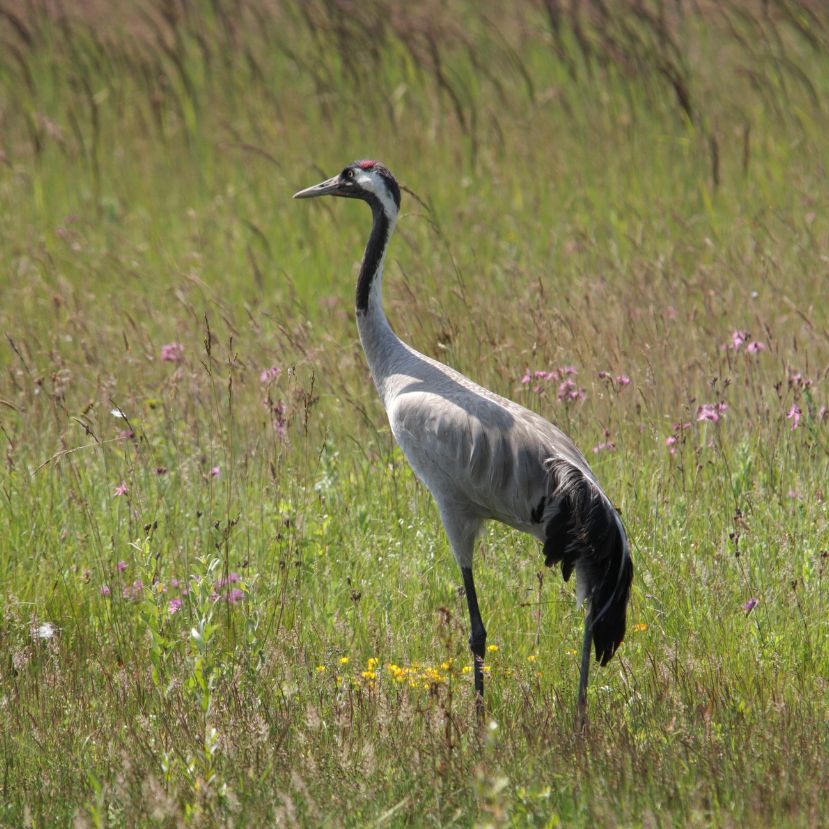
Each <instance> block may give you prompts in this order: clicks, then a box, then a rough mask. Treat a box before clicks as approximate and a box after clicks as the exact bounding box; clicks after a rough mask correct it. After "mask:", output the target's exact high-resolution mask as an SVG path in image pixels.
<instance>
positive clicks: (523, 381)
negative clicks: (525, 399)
mask: <svg viewBox="0 0 829 829" xmlns="http://www.w3.org/2000/svg"><path fill="white" fill-rule="evenodd" d="M531 379H532V378H531V377H530V370H529V369H527V370H526V371H525V372H524V376H523V377H522V378H521V385H523V386H528V385H529V384H530V380H531Z"/></svg>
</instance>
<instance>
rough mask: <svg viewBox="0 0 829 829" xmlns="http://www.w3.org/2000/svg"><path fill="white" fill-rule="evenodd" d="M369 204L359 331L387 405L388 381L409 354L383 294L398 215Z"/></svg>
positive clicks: (359, 292) (359, 291) (360, 281)
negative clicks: (388, 314) (388, 313)
mask: <svg viewBox="0 0 829 829" xmlns="http://www.w3.org/2000/svg"><path fill="white" fill-rule="evenodd" d="M369 204H371V209H372V213H373V215H374V223H373V225H372V228H371V235H370V236H369V239H368V244H367V245H366V251H365V254H364V256H363V264H362V265H361V267H360V276H359V277H358V279H357V329H358V330H359V332H360V342H361V343H362V346H363V351H364V352H365V355H366V360H367V361H368V367H369V370H370V371H371V376H372V379H373V380H374V385H375V386H376V387H377V391H378V392H379V393H380V397H381V399H382V400H383V403H384V405H388V400H387V399H386V398H387V394H388V391H389V388H388V381H389V378H390V376H391V375H393V373H394V370H395V369H394V366H395V365H396V364H397V363H398V362H399V360H400V358H401V356H402V355H404V354H405V353H406V346H404V345H403V343H402V342H401V341H400V338H399V337H398V336H397V335H396V334H395V333H394V331H392V328H391V326H390V325H389V322H388V320H387V319H386V314H385V312H384V311H383V299H382V292H381V287H382V278H383V259H384V257H385V255H386V248H387V247H388V244H389V239H390V238H391V234H392V232H393V231H394V225H395V222H396V220H397V216H396V214H394V213H392V214H389V213H388V212H387V211H386V210H384V209H383V207H382V205H380V204H373V203H371V202H369Z"/></svg>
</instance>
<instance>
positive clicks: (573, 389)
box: [556, 379, 587, 400]
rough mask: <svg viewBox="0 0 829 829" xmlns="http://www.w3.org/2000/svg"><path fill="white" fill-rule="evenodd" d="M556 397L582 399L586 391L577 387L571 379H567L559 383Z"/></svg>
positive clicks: (585, 395)
mask: <svg viewBox="0 0 829 829" xmlns="http://www.w3.org/2000/svg"><path fill="white" fill-rule="evenodd" d="M556 397H557V398H558V399H559V400H584V398H585V397H587V392H586V391H585V390H584V389H581V388H578V387H577V386H576V384H575V383H574V382H573V381H572V380H570V379H567V380H564V381H563V382H562V383H561V384H560V385H559V387H558V391H557V392H556Z"/></svg>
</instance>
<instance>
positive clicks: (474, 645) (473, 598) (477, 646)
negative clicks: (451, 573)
mask: <svg viewBox="0 0 829 829" xmlns="http://www.w3.org/2000/svg"><path fill="white" fill-rule="evenodd" d="M461 575H462V576H463V586H464V590H465V591H466V604H467V607H468V608H469V623H470V632H469V649H470V650H471V651H472V657H473V660H474V661H473V663H472V670H473V674H474V679H475V711H476V714H477V716H478V719H479V720H480V719H482V718H483V715H484V655H485V654H486V628H484V623H483V620H482V619H481V611H480V610H479V609H478V596H477V594H476V593H475V580H474V579H473V578H472V568H471V567H461Z"/></svg>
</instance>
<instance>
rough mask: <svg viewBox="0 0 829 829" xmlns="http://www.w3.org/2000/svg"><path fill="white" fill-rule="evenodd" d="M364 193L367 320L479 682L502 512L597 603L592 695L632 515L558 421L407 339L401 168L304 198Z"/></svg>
mask: <svg viewBox="0 0 829 829" xmlns="http://www.w3.org/2000/svg"><path fill="white" fill-rule="evenodd" d="M317 195H334V196H346V197H350V198H360V199H363V200H365V201H367V202H368V203H369V205H370V206H371V208H372V213H373V217H374V223H373V227H372V232H371V236H370V238H369V242H368V245H367V247H366V253H365V256H364V259H363V263H362V267H361V270H360V277H359V279H358V283H357V326H358V329H359V332H360V340H361V342H362V345H363V349H364V351H365V354H366V358H367V360H368V364H369V368H370V370H371V375H372V379H373V380H374V384H375V386H376V387H377V391H378V393H379V394H380V397H381V399H382V401H383V405H384V407H385V409H386V412H387V414H388V418H389V424H390V426H391V429H392V432H393V434H394V437H395V439H396V440H397V442H398V443H399V445H400V447H401V449H402V450H403V453H404V454H405V456H406V458H407V460H408V461H409V463H410V464H411V467H412V469H413V470H414V472H415V474H416V475H417V476H418V478H420V480H421V481H423V483H424V484H425V485H426V486H427V487H428V489H429V491H430V492H431V493H432V495H433V497H434V499H435V502H436V504H437V507H438V511H439V513H440V516H441V520H442V522H443V525H444V528H445V530H446V534H447V537H448V539H449V542H450V545H451V547H452V551H453V553H454V555H455V559H456V560H457V562H458V565H459V566H460V568H461V573H462V575H463V579H464V585H465V587H466V592H467V601H468V604H469V612H470V621H471V628H472V635H471V637H470V647H471V648H472V651H473V653H474V655H475V663H474V664H475V688H476V691H477V692H478V699H479V706H480V705H481V699H482V695H483V674H482V669H481V666H482V663H483V657H484V653H485V642H486V630H485V629H484V626H483V622H482V620H481V618H480V612H479V610H478V604H477V596H476V595H475V587H474V581H473V578H472V560H473V552H474V545H475V539H476V537H477V535H478V533H479V531H480V529H481V526H482V524H483V522H484V521H487V520H496V521H501V522H503V523H505V524H508V525H509V526H511V527H515V528H516V529H518V530H521V531H523V532H527V533H529V534H531V535H533V536H535V537H536V538H537V539H538V540H539V541H541V542H542V543H543V544H544V555H545V562H546V564H547V565H548V566H552V565H553V564H556V563H559V562H560V563H561V567H562V574H563V575H564V578H565V579H569V577H570V574H571V572H572V571H573V570H575V573H576V581H577V594H578V599H579V601H580V602H581V601H582V600H584V599H587V601H588V603H589V609H588V613H587V615H586V620H585V640H584V646H583V655H582V669H581V677H580V683H579V709H580V711H581V712H582V714H583V712H584V706H585V703H586V687H587V668H588V664H589V658H588V653H589V648H590V643H591V640H592V642H593V644H594V645H595V648H596V657H597V659H598V660H599V661H600V663H601V664H606V663H607V661H608V660H609V659H610V658H611V657H612V656H613V654H614V652H615V650H616V648H617V647H618V645H619V643H620V642H621V640H622V637H623V636H624V630H625V612H626V606H627V601H628V596H629V592H630V584H631V580H632V576H633V566H632V563H631V559H630V553H629V548H628V542H627V537H626V535H625V531H624V527H623V525H622V522H621V520H620V518H619V516H618V514H617V512H616V510H615V509H614V508H613V505H612V504H611V503H610V501H609V500H608V498H607V496H606V495H605V494H604V492H603V491H602V489H601V487H600V486H599V484H598V482H597V481H596V478H595V477H594V475H593V473H592V471H591V469H590V466H589V465H588V463H587V461H586V460H585V458H584V456H583V455H582V454H581V452H579V450H578V448H577V447H576V446H575V444H574V443H573V442H572V441H571V440H570V438H568V437H567V435H565V434H564V433H563V432H562V431H561V430H560V429H558V428H557V427H556V426H554V425H553V424H552V423H550V422H548V421H547V420H545V419H544V418H543V417H541V416H540V415H538V414H536V413H535V412H533V411H530V410H529V409H526V408H524V407H523V406H520V405H518V404H517V403H514V402H513V401H511V400H508V399H507V398H504V397H501V396H500V395H497V394H494V393H493V392H491V391H489V390H488V389H485V388H483V387H482V386H479V385H477V384H476V383H474V382H472V381H471V380H470V379H469V378H467V377H465V376H464V375H462V374H460V373H459V372H457V371H455V370H454V369H452V368H449V367H448V366H445V365H443V364H442V363H440V362H438V361H437V360H433V359H431V358H430V357H427V356H425V355H423V354H420V353H419V352H417V351H415V350H414V349H413V348H411V347H410V346H408V345H406V344H405V343H404V342H402V341H401V340H400V338H399V337H397V335H396V334H395V333H394V332H393V331H392V329H391V327H390V326H389V324H388V321H387V320H386V316H385V313H384V311H383V306H382V301H381V280H382V272H383V262H384V257H385V251H386V247H387V245H388V241H389V238H390V237H391V234H392V232H393V230H394V226H395V222H396V220H397V214H398V211H399V206H400V191H399V188H398V186H397V183H396V182H395V181H394V178H393V177H392V175H391V173H390V172H389V171H388V170H387V169H386V168H385V167H383V165H381V164H378V163H377V162H373V161H371V162H369V161H363V162H355V163H354V164H352V165H349V166H348V167H346V168H345V170H343V172H342V173H341V174H340V175H339V176H335V177H333V178H331V179H329V180H328V181H326V182H323V183H322V184H320V185H317V186H316V187H311V188H307V189H306V190H303V191H300V192H299V193H297V194H296V195H295V198H308V197H311V196H317Z"/></svg>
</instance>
